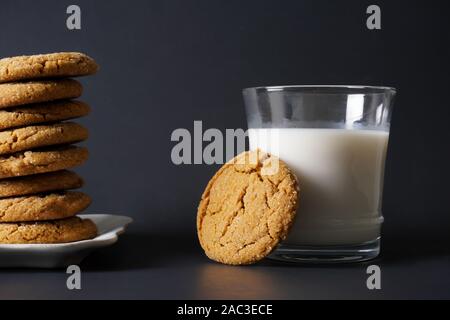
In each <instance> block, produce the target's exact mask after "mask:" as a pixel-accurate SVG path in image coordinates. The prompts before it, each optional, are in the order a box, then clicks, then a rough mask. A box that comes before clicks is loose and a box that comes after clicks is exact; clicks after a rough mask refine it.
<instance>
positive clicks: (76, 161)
mask: <svg viewBox="0 0 450 320" xmlns="http://www.w3.org/2000/svg"><path fill="white" fill-rule="evenodd" d="M87 157H88V151H87V149H86V148H83V147H74V146H62V147H51V148H43V149H40V150H39V149H38V150H34V151H24V152H18V153H15V154H12V155H8V156H0V179H4V178H10V177H18V176H27V175H30V174H36V173H45V172H52V171H58V170H62V169H68V168H72V167H75V166H78V165H80V164H82V163H83V162H84V161H86V159H87Z"/></svg>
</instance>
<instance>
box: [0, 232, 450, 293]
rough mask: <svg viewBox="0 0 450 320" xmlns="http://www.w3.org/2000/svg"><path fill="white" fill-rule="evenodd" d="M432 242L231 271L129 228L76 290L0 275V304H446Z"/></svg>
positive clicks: (57, 275) (175, 241)
mask: <svg viewBox="0 0 450 320" xmlns="http://www.w3.org/2000/svg"><path fill="white" fill-rule="evenodd" d="M437 234H439V233H433V232H431V231H430V230H429V232H428V233H427V234H425V233H416V234H415V235H417V236H414V237H413V236H411V237H405V236H403V237H399V238H396V237H393V236H392V235H389V233H388V235H387V236H386V237H384V239H383V244H382V255H381V257H380V258H379V259H377V260H374V261H372V262H370V263H365V264H347V265H339V266H336V265H335V266H318V265H291V264H280V263H276V262H272V261H268V260H267V261H263V262H262V263H259V264H257V265H253V266H242V267H231V266H225V265H220V264H217V263H214V262H212V261H209V260H208V259H207V258H206V257H205V256H204V255H203V253H202V251H201V250H200V248H199V247H198V245H197V241H196V239H195V237H194V236H193V235H182V234H176V233H174V232H173V233H172V234H171V233H168V232H163V231H159V232H144V231H143V230H139V229H136V228H134V227H133V226H131V227H130V229H129V230H128V232H127V233H126V234H124V235H122V236H121V238H120V240H119V242H118V243H116V244H115V245H114V246H112V247H109V248H105V249H102V250H100V251H97V252H94V253H92V254H91V255H90V256H89V257H88V258H86V259H85V261H84V262H83V263H82V264H81V269H82V279H81V285H82V289H81V290H73V291H70V290H68V289H67V288H66V280H67V277H68V275H67V274H66V273H65V270H63V269H60V270H39V269H37V270H36V269H3V270H0V299H382V298H386V299H416V298H420V299H422V298H424V299H428V298H447V299H448V298H450V276H449V273H448V271H449V269H450V249H448V248H447V245H448V243H449V241H448V240H449V239H448V238H447V237H446V236H443V235H442V233H440V236H436V235H437ZM418 239H421V240H420V241H418ZM370 264H377V265H379V266H380V268H381V286H382V287H381V290H368V289H367V287H366V280H367V277H368V275H367V273H366V269H367V266H368V265H370Z"/></svg>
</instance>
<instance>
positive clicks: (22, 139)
mask: <svg viewBox="0 0 450 320" xmlns="http://www.w3.org/2000/svg"><path fill="white" fill-rule="evenodd" d="M87 137H88V131H87V129H86V128H85V127H83V126H81V125H79V124H77V123H73V122H63V123H55V124H50V125H39V126H28V127H23V128H18V129H12V130H8V131H2V132H0V155H2V154H9V153H15V152H19V151H23V150H30V149H34V148H38V147H45V146H51V145H57V144H69V143H72V142H78V141H83V140H86V139H87Z"/></svg>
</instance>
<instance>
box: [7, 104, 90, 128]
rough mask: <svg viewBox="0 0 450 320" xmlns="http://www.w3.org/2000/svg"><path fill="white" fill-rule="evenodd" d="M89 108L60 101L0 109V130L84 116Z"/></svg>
mask: <svg viewBox="0 0 450 320" xmlns="http://www.w3.org/2000/svg"><path fill="white" fill-rule="evenodd" d="M89 111H90V107H89V106H88V105H87V104H86V103H84V102H81V101H76V100H60V101H52V102H44V103H36V104H30V105H26V106H22V107H15V108H7V109H0V130H5V129H10V128H14V127H22V126H27V125H32V124H39V123H46V122H55V121H61V120H68V119H72V118H78V117H82V116H85V115H87V114H88V113H89Z"/></svg>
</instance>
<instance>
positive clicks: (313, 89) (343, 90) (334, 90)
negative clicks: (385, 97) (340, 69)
mask: <svg viewBox="0 0 450 320" xmlns="http://www.w3.org/2000/svg"><path fill="white" fill-rule="evenodd" d="M250 91H257V92H258V91H263V92H282V91H286V92H289V91H291V92H292V91H295V92H298V93H316V94H317V93H321V94H357V93H359V94H386V93H390V94H395V93H396V92H397V89H396V88H394V87H387V86H370V85H282V86H259V87H248V88H244V89H242V92H243V93H244V94H245V93H246V92H250Z"/></svg>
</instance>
